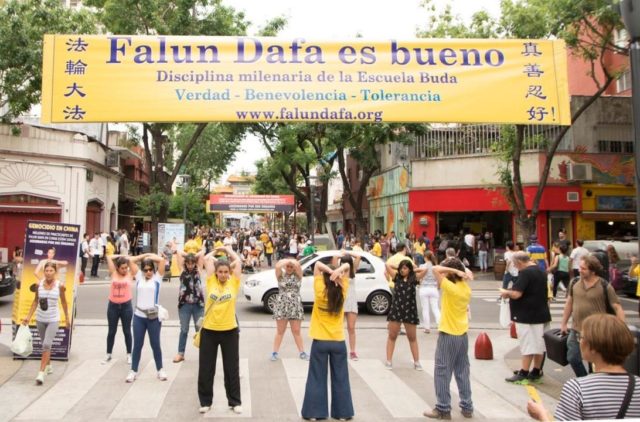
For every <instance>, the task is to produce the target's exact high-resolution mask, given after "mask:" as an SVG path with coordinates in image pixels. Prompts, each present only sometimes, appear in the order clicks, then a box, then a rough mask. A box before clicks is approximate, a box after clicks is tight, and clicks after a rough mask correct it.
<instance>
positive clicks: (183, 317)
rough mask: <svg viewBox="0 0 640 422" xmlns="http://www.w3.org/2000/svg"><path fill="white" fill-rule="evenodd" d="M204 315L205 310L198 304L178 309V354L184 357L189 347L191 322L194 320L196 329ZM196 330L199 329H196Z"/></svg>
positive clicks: (186, 304)
mask: <svg viewBox="0 0 640 422" xmlns="http://www.w3.org/2000/svg"><path fill="white" fill-rule="evenodd" d="M203 314H204V308H203V307H202V305H200V304H198V303H185V304H183V305H182V306H181V307H180V308H178V316H179V317H180V339H179V340H178V354H181V355H183V356H184V349H185V347H186V346H187V336H188V335H189V321H190V320H191V319H193V325H194V327H195V325H196V322H198V319H200V317H201V316H202V315H203ZM195 328H196V330H197V329H198V327H195Z"/></svg>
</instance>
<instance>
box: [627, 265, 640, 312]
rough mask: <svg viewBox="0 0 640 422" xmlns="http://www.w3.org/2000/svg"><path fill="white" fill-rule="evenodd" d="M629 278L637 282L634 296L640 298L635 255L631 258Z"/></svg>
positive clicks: (638, 275)
mask: <svg viewBox="0 0 640 422" xmlns="http://www.w3.org/2000/svg"><path fill="white" fill-rule="evenodd" d="M629 278H635V279H636V280H638V287H636V296H638V297H640V264H638V257H637V256H635V255H632V256H631V266H630V267H629ZM638 315H640V301H638Z"/></svg>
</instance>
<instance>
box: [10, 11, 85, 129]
mask: <svg viewBox="0 0 640 422" xmlns="http://www.w3.org/2000/svg"><path fill="white" fill-rule="evenodd" d="M3 3H4V4H2V5H1V6H0V121H2V122H3V123H10V122H12V121H13V120H14V119H15V118H16V117H18V116H19V115H20V114H22V113H26V112H28V111H29V110H30V109H31V107H32V106H33V105H35V104H38V103H39V102H40V97H41V94H42V93H41V90H42V46H43V38H44V34H53V33H58V34H91V33H93V32H94V31H95V28H96V20H95V17H94V16H93V15H92V13H91V12H90V11H88V10H75V9H69V8H67V7H64V6H63V5H62V2H60V1H59V0H44V1H43V0H11V1H8V2H3Z"/></svg>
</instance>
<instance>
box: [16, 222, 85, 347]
mask: <svg viewBox="0 0 640 422" xmlns="http://www.w3.org/2000/svg"><path fill="white" fill-rule="evenodd" d="M79 238H80V226H79V225H76V224H63V223H52V222H49V221H29V222H28V223H27V230H26V239H25V245H24V263H23V269H22V280H21V282H20V289H17V290H16V295H15V298H14V302H13V318H12V319H13V329H14V333H15V332H16V331H17V329H18V326H19V325H20V323H21V322H22V320H23V319H24V318H26V316H27V315H28V313H29V309H30V308H31V305H32V303H33V300H34V298H35V290H36V289H37V288H38V285H39V283H40V282H41V281H42V279H38V278H37V277H36V274H35V273H36V270H38V272H39V273H40V272H41V271H43V268H42V266H43V265H44V264H43V262H45V261H47V260H50V259H52V260H55V261H60V262H59V263H58V268H57V279H58V280H60V282H61V283H63V284H64V286H65V288H66V291H65V298H66V300H67V307H68V308H67V310H68V313H69V317H73V311H74V306H75V297H76V281H77V279H78V278H77V277H76V271H75V270H76V260H77V259H78V241H79ZM39 264H40V267H39ZM58 307H59V311H60V328H59V329H58V333H57V334H56V337H55V340H54V341H53V346H52V348H51V358H52V359H58V360H67V359H68V358H69V352H70V349H71V333H72V330H71V329H67V328H64V326H65V324H66V320H65V316H64V312H63V310H62V305H61V302H60V301H58ZM35 315H36V313H35V312H34V314H33V317H32V318H31V321H30V322H29V326H30V328H31V332H32V334H33V353H32V354H31V355H30V356H29V358H28V359H40V356H41V355H42V344H41V339H40V336H39V334H38V330H37V329H36V319H35Z"/></svg>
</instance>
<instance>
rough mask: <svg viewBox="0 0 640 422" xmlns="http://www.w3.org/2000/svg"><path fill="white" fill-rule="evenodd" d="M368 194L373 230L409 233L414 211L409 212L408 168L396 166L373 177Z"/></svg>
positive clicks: (399, 233) (400, 233)
mask: <svg viewBox="0 0 640 422" xmlns="http://www.w3.org/2000/svg"><path fill="white" fill-rule="evenodd" d="M367 196H368V197H369V207H370V209H369V215H370V220H369V221H371V223H372V227H371V228H372V229H373V230H375V229H379V230H381V231H382V232H384V233H389V232H391V231H394V232H396V234H398V235H402V234H404V233H407V231H408V228H409V227H411V220H412V213H411V212H409V172H408V171H407V170H406V169H404V168H403V167H396V168H393V169H391V170H389V171H386V172H384V173H382V174H380V175H378V176H374V177H372V178H371V180H370V181H369V186H368V189H367Z"/></svg>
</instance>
